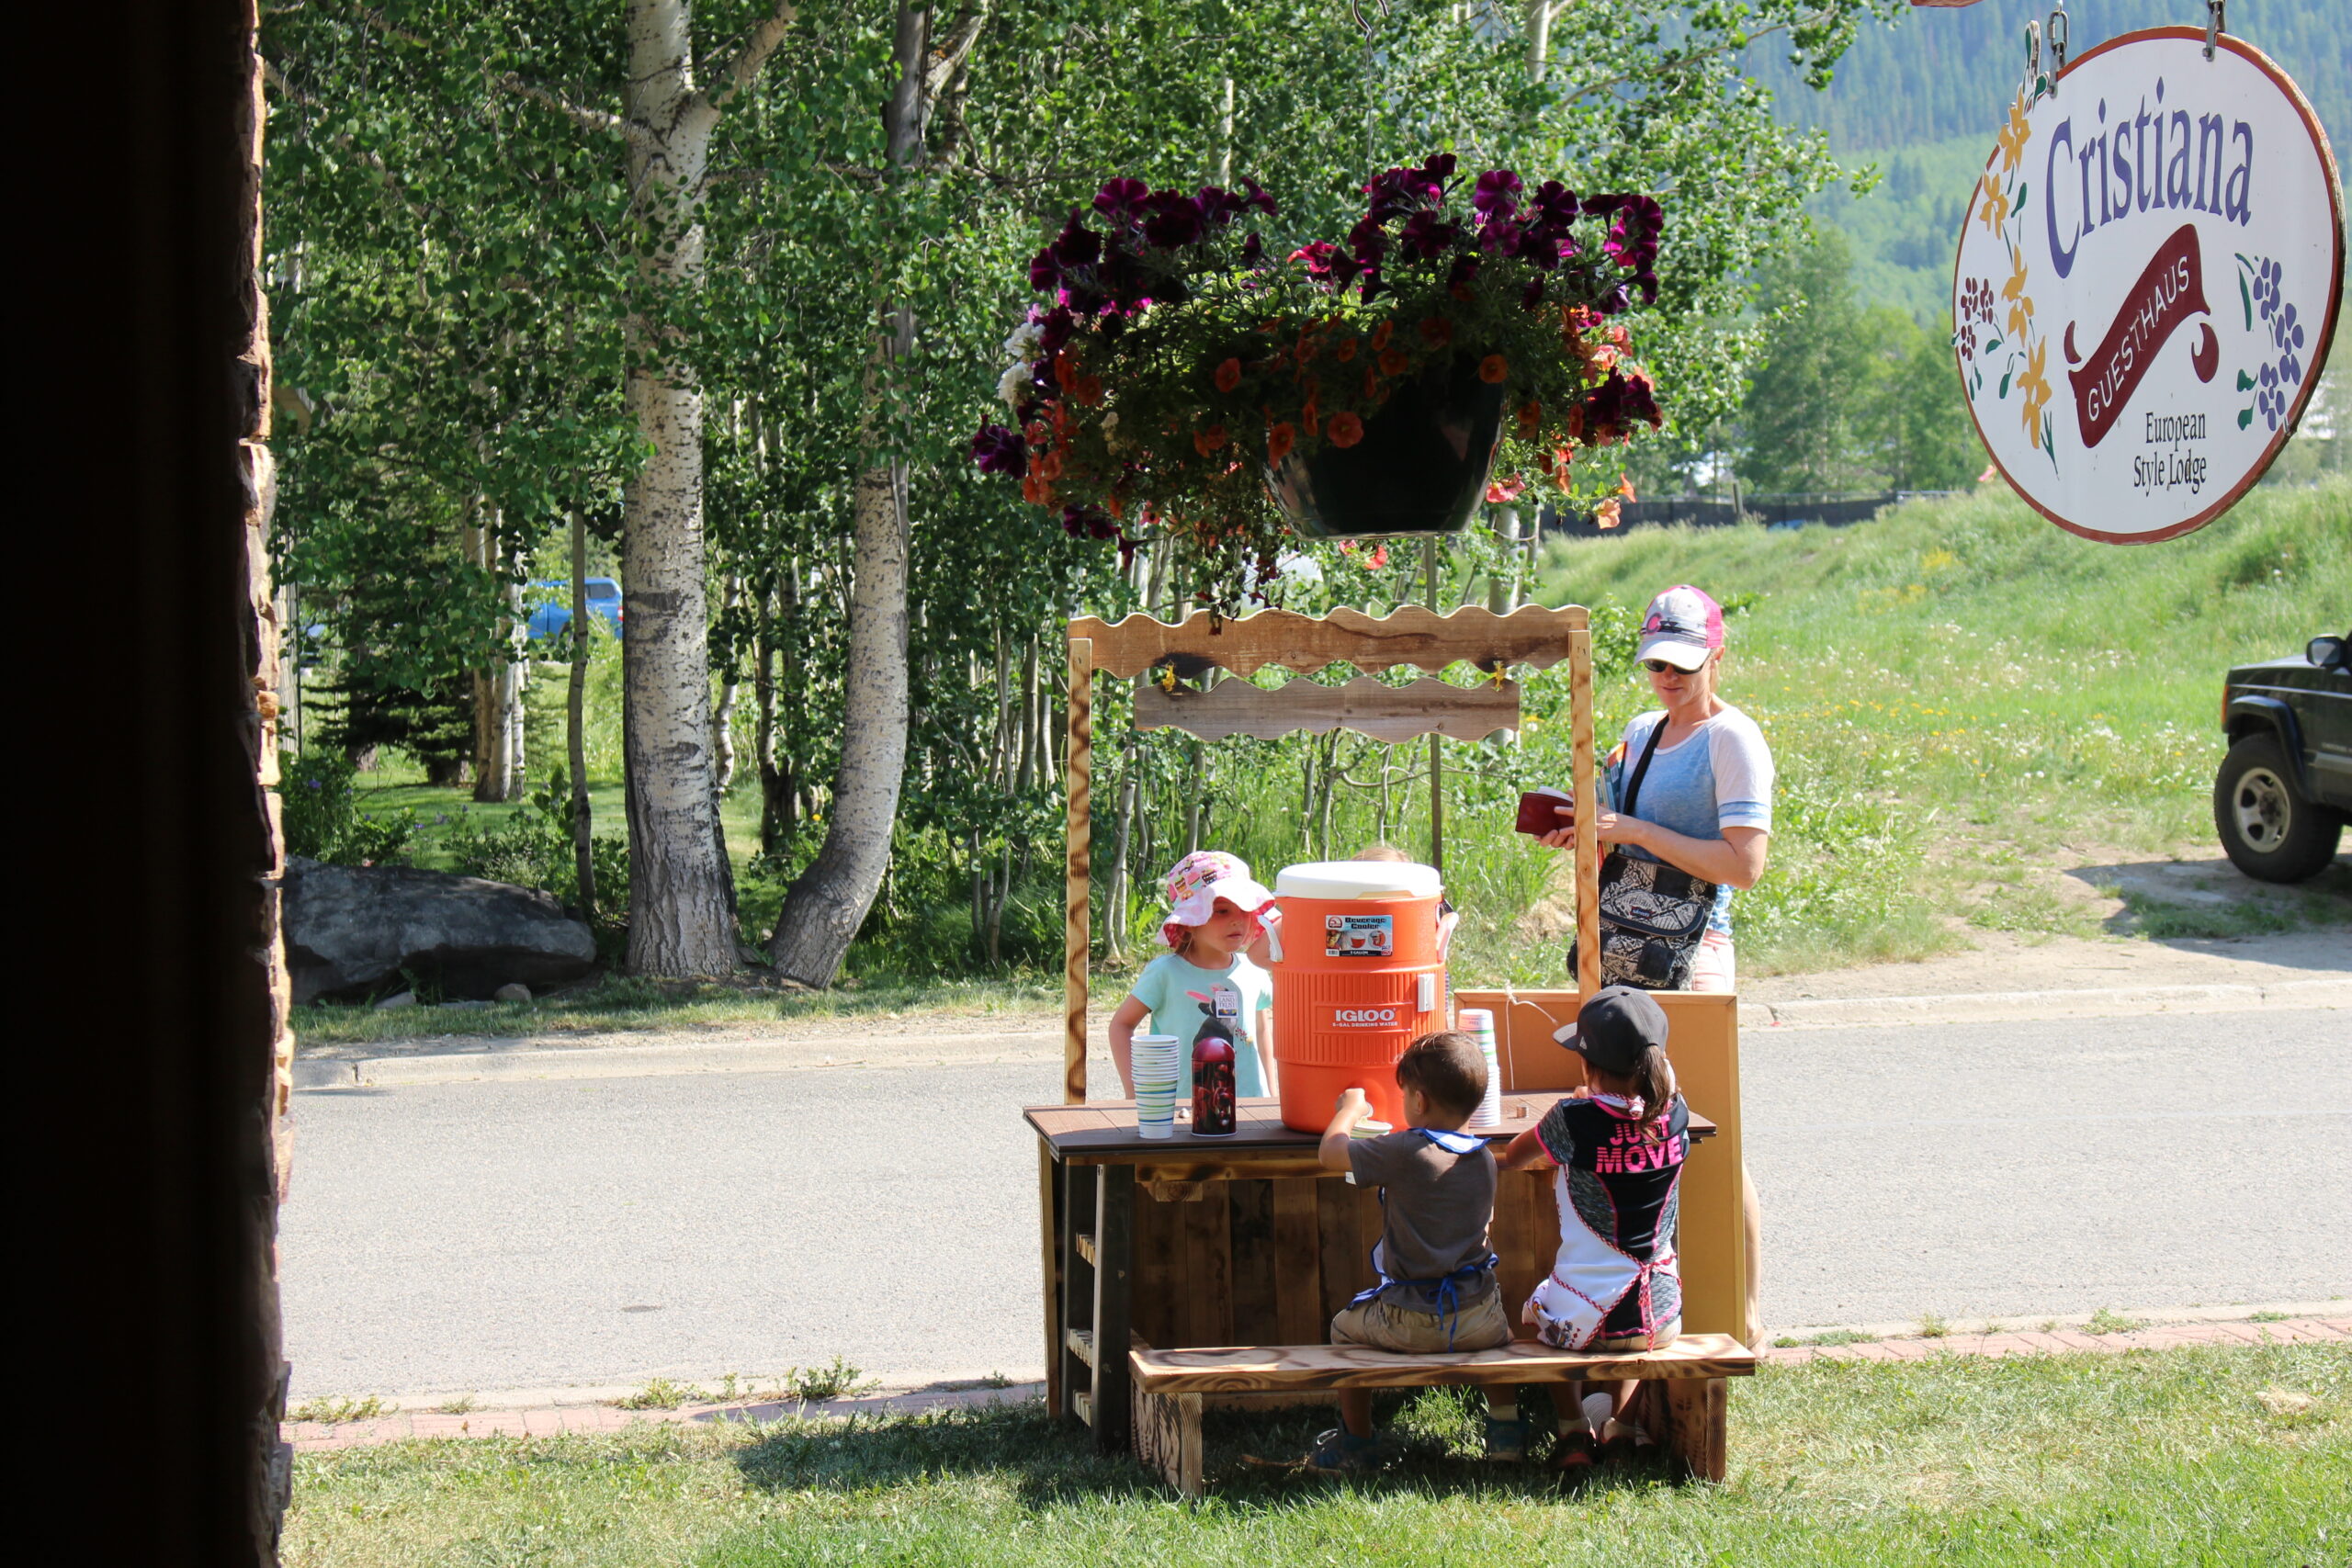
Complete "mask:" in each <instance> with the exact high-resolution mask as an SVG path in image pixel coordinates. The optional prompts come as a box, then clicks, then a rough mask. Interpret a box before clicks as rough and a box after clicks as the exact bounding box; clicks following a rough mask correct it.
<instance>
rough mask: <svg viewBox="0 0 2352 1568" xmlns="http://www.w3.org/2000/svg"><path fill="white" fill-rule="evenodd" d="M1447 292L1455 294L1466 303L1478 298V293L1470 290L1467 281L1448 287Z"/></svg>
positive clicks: (1456, 297)
mask: <svg viewBox="0 0 2352 1568" xmlns="http://www.w3.org/2000/svg"><path fill="white" fill-rule="evenodd" d="M1446 292H1447V293H1449V294H1451V295H1453V297H1454V298H1455V299H1459V300H1461V301H1462V302H1463V303H1464V305H1467V304H1468V303H1470V301H1471V300H1473V299H1476V298H1477V296H1476V295H1475V294H1473V293H1472V292H1471V291H1470V286H1469V285H1468V284H1466V283H1457V284H1455V285H1454V286H1453V288H1449V289H1447V290H1446Z"/></svg>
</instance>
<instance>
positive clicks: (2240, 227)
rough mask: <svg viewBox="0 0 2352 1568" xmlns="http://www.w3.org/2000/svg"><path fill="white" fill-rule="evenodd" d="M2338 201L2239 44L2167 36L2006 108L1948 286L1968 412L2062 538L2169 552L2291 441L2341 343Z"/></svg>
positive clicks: (2086, 65) (2299, 103)
mask: <svg viewBox="0 0 2352 1568" xmlns="http://www.w3.org/2000/svg"><path fill="white" fill-rule="evenodd" d="M2343 288H2344V198H2343V192H2342V189H2341V187H2340V186H2339V185H2338V183H2337V179H2336V172H2335V159H2334V157H2333V156H2332V155H2331V153H2330V152H2329V150H2328V145H2327V137H2326V135H2325V133H2324V131H2322V130H2321V129H2320V124H2319V120H2318V118H2317V117H2315V116H2314V115H2313V114H2312V109H2311V106H2310V105H2309V104H2308V103H2306V102H2305V101H2304V99H2303V96H2302V94H2301V92H2299V91H2298V90H2297V89H2296V87H2295V85H2294V83H2293V82H2292V81H2290V80H2289V79H2288V77H2287V75H2286V73H2284V72H2282V71H2280V70H2279V69H2278V67H2277V66H2276V65H2274V64H2272V63H2271V62H2270V61H2269V60H2268V59H2267V58H2265V57H2264V56H2263V55H2262V54H2261V53H2260V52H2258V51H2256V50H2253V49H2250V48H2248V47H2247V46H2246V45H2245V44H2243V43H2241V42H2239V41H2238V40H2237V39H2232V38H2228V37H2222V38H2221V39H2217V40H2216V47H2215V49H2214V51H2213V58H2212V59H2211V60H2208V59H2206V58H2205V34H2204V32H2203V31H2202V30H2201V29H2199V28H2155V29H2154V30H2151V31H2148V32H2138V33H2130V34H2126V35H2125V36H2123V37H2121V38H2118V39H2114V40H2112V41H2111V42H2109V43H2105V44H2101V45H2100V46H2099V47H2098V48H2097V49H2094V50H2090V51H2086V53H2084V54H2083V55H2082V56H2081V57H2080V58H2079V59H2077V60H2075V61H2074V62H2071V63H2069V64H2068V65H2067V66H2066V68H2065V69H2064V71H2062V72H2060V73H2059V74H2058V76H2057V78H2056V80H2055V85H2053V86H2052V89H2051V90H2050V91H2048V92H2047V93H2045V94H2044V95H2043V96H2041V97H2040V98H2038V99H2036V100H2035V101H2034V102H2032V103H2030V104H2028V103H2027V102H2026V101H2025V100H2024V98H2023V96H2020V97H2019V99H2018V102H2017V103H2016V104H2015V105H2013V106H2012V107H2011V108H2010V111H2009V118H2008V123H2007V125H2006V126H2005V127H2004V128H2003V129H2002V131H2001V136H2000V141H1999V144H1998V145H1997V146H1996V149H1995V151H1994V153H1993V157H1992V160H1991V162H1989V163H1988V164H1986V165H1985V175H1984V177H1983V178H1982V179H1980V180H1979V181H1978V182H1977V186H1976V190H1975V193H1974V195H1973V197H1971V198H1970V201H1969V207H1968V218H1967V221H1966V224H1965V225H1964V227H1963V228H1962V231H1961V242H1960V257H1959V262H1958V265H1957V266H1956V268H1955V270H1954V274H1953V278H1952V324H1953V333H1952V347H1953V351H1954V353H1955V355H1957V357H1958V360H1959V364H1960V376H1961V383H1962V388H1963V389H1964V390H1965V391H1966V393H1967V397H1968V406H1969V412H1971V413H1972V414H1973V416H1974V418H1975V420H1976V428H1977V431H1978V433H1979V434H1981V435H1983V437H1984V439H1985V446H1986V448H1987V449H1988V450H1989V451H1990V452H1991V453H1992V455H1993V461H1994V462H1995V463H1996V464H1997V465H1998V466H1999V468H2000V470H2001V472H2002V474H2003V475H2004V476H2005V477H2006V478H2007V479H2008V481H2009V483H2010V484H2011V485H2012V486H2014V487H2016V489H2017V491H2018V494H2020V495H2022V496H2024V497H2025V499H2026V500H2027V501H2028V502H2030V503H2031V504H2032V506H2033V508H2034V509H2035V510H2036V511H2038V512H2040V513H2041V514H2042V515H2043V516H2045V517H2047V518H2049V519H2050V520H2051V521H2052V523H2055V524H2057V525H2059V526H2060V527H2062V528H2067V529H2071V530H2073V531H2074V532H2075V533H2077V534H2081V535H2083V536H2086V537H2088V538H2093V539H2105V540H2108V541H2110V542H2112V543H2118V544H2131V543H2141V542H2144V541H2148V540H2153V539H2167V538H2171V537H2172V536H2175V535H2177V534H2185V533H2187V532H2188V531H2189V530H2190V529H2192V528H2196V527H2199V526H2200V525H2203V524H2205V523H2207V522H2210V521H2211V519H2212V518H2214V517H2216V516H2218V515H2220V514H2221V513H2222V512H2224V511H2226V510H2227V509H2228V508H2229V506H2230V505H2231V503H2232V502H2235V501H2236V500H2237V498H2238V497H2239V496H2240V495H2242V494H2244V493H2245V490H2246V488H2247V487H2248V486H2249V485H2251V484H2253V483H2254V481H2255V480H2256V479H2259V478H2260V477H2261V476H2262V471H2263V469H2264V468H2267V467H2269V465H2270V459H2271V458H2272V457H2274V456H2276V455H2277V453H2278V448H2279V447H2280V446H2282V445H2284V444H2285V442H2286V440H2287V438H2288V437H2289V436H2290V434H2293V433H2294V427H2295V422H2296V421H2297V420H2298V419H2300V418H2301V416H2302V412H2303V405H2304V404H2305V403H2306V402H2307V401H2308V400H2310V398H2311V393H2312V382H2313V381H2314V380H2315V379H2316V378H2317V375H2318V366H2319V364H2320V362H2321V361H2322V360H2323V359H2324V357H2325V355H2326V351H2327V344H2328V340H2329V338H2330V336H2331V335H2332V334H2333V333H2334V332H2335V314H2336V308H2337V305H2338V303H2339V302H2340V299H2341V297H2342V294H2343Z"/></svg>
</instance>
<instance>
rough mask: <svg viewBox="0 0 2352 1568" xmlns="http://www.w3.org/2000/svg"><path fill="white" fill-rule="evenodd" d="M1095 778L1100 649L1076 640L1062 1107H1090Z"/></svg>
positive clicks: (1067, 780)
mask: <svg viewBox="0 0 2352 1568" xmlns="http://www.w3.org/2000/svg"><path fill="white" fill-rule="evenodd" d="M1130 618H1131V619H1132V617H1130ZM1071 624H1072V625H1073V626H1075V625H1077V623H1076V622H1073V623H1071ZM1093 777H1094V645H1093V643H1091V642H1090V641H1089V640H1087V639H1086V638H1085V637H1071V638H1070V639H1069V751H1068V754H1067V756H1066V758H1065V761H1064V777H1063V782H1064V784H1065V785H1066V788H1067V792H1068V796H1067V799H1068V804H1067V807H1066V809H1067V812H1068V816H1067V818H1066V821H1067V823H1068V840H1067V854H1066V858H1065V872H1064V881H1063V908H1062V1101H1063V1103H1064V1104H1067V1105H1082V1104H1084V1103H1085V1102H1086V984H1087V976H1086V970H1087V964H1088V961H1089V956H1090V953H1091V948H1092V942H1093V920H1092V919H1091V916H1090V914H1089V912H1088V899H1087V894H1088V886H1087V885H1088V883H1089V882H1090V881H1091V879H1092V877H1093V874H1094V866H1093V856H1094V824H1093V817H1092V802H1091V799H1090V798H1089V795H1090V792H1091V784H1092V782H1093Z"/></svg>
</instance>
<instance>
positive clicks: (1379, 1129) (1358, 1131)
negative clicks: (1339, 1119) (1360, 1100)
mask: <svg viewBox="0 0 2352 1568" xmlns="http://www.w3.org/2000/svg"><path fill="white" fill-rule="evenodd" d="M1396 1130H1397V1129H1396V1128H1394V1127H1391V1126H1390V1125H1389V1124H1388V1123H1387V1122H1375V1121H1374V1120H1373V1119H1372V1118H1371V1117H1369V1116H1367V1117H1365V1118H1364V1119H1363V1121H1361V1122H1357V1123H1356V1124H1355V1125H1354V1126H1352V1127H1351V1128H1349V1129H1348V1136H1349V1137H1351V1138H1385V1137H1386V1136H1387V1135H1388V1134H1391V1133H1393V1132H1395V1131H1396Z"/></svg>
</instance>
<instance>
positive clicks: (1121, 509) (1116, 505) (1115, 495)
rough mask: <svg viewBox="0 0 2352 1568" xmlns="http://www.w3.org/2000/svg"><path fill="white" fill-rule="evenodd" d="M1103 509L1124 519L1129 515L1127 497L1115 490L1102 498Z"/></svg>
mask: <svg viewBox="0 0 2352 1568" xmlns="http://www.w3.org/2000/svg"><path fill="white" fill-rule="evenodd" d="M1103 511H1105V512H1107V513H1110V514H1111V515H1112V516H1114V517H1116V518H1119V519H1121V520H1123V521H1124V520H1125V517H1126V515H1127V501H1126V497H1125V496H1123V495H1121V494H1120V493H1119V492H1118V491H1115V490H1114V491H1112V492H1111V493H1110V494H1108V495H1106V496H1104V497H1103Z"/></svg>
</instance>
